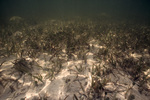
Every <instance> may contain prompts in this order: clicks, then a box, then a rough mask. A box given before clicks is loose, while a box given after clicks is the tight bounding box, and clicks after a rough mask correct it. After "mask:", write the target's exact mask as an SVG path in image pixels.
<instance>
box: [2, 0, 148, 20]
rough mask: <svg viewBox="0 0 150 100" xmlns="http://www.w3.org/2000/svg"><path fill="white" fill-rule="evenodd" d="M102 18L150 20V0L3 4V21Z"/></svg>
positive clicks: (32, 0) (7, 1) (12, 0)
mask: <svg viewBox="0 0 150 100" xmlns="http://www.w3.org/2000/svg"><path fill="white" fill-rule="evenodd" d="M99 15H104V16H105V15H106V16H111V17H112V16H113V17H115V18H125V19H138V18H139V19H142V20H143V19H144V20H149V18H150V0H0V18H1V19H7V18H10V17H11V16H21V17H38V18H48V17H49V18H50V17H52V18H56V17H73V16H87V17H94V16H99Z"/></svg>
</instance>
